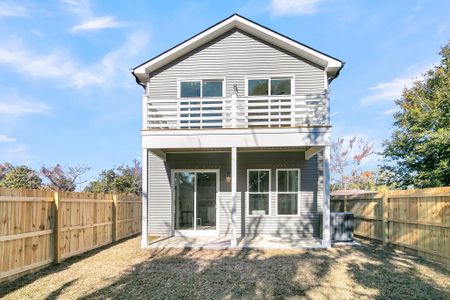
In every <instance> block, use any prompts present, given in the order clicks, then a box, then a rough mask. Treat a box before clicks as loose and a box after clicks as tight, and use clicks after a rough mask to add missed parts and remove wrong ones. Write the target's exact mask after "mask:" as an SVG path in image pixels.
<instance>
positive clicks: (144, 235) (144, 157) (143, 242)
mask: <svg viewBox="0 0 450 300" xmlns="http://www.w3.org/2000/svg"><path fill="white" fill-rule="evenodd" d="M147 216H148V150H147V149H146V148H144V149H142V238H141V248H146V247H147V246H148V218H147Z"/></svg>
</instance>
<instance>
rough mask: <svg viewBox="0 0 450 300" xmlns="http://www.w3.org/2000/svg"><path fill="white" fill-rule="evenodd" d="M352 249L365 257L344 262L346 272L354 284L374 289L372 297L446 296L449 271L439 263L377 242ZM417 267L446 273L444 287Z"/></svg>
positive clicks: (422, 297)
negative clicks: (375, 291) (374, 292)
mask: <svg viewBox="0 0 450 300" xmlns="http://www.w3.org/2000/svg"><path fill="white" fill-rule="evenodd" d="M355 250H356V251H358V252H361V253H362V254H364V255H365V256H366V257H367V258H368V259H367V261H366V260H365V261H352V262H350V263H348V265H347V272H348V273H349V275H350V276H351V277H352V279H353V280H354V281H355V283H357V284H359V285H361V286H362V287H364V288H370V289H376V290H377V291H378V295H377V296H376V297H375V299H450V271H449V270H448V269H447V268H446V267H444V266H443V265H440V264H437V263H432V262H429V261H426V260H424V259H422V258H420V257H417V256H415V255H412V254H407V253H403V252H402V253H401V254H399V253H397V252H395V251H393V250H392V249H391V248H388V247H382V246H381V245H377V244H375V245H374V244H372V245H370V246H367V245H366V246H364V248H363V249H361V248H359V249H358V248H356V249H355ZM419 266H425V267H428V268H429V269H431V270H433V271H434V272H438V273H441V274H443V275H444V276H447V278H448V281H447V288H446V289H442V288H440V287H439V286H437V285H436V283H435V282H433V280H432V279H433V277H430V276H427V275H428V274H423V272H420V271H419V270H418V267H419ZM424 275H425V276H424Z"/></svg>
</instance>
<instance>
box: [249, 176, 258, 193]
mask: <svg viewBox="0 0 450 300" xmlns="http://www.w3.org/2000/svg"><path fill="white" fill-rule="evenodd" d="M248 173H249V174H248V191H249V192H258V179H259V178H258V171H249V172H248Z"/></svg>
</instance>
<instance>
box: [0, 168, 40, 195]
mask: <svg viewBox="0 0 450 300" xmlns="http://www.w3.org/2000/svg"><path fill="white" fill-rule="evenodd" d="M41 185H42V179H41V178H40V177H39V175H38V174H37V173H36V172H35V171H34V170H32V169H30V168H28V167H27V166H17V167H12V166H11V168H10V169H9V171H8V172H7V173H6V174H5V175H4V177H3V179H1V181H0V186H1V187H6V188H13V189H38V188H40V187H41Z"/></svg>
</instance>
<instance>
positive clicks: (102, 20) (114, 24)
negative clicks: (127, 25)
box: [71, 16, 123, 32]
mask: <svg viewBox="0 0 450 300" xmlns="http://www.w3.org/2000/svg"><path fill="white" fill-rule="evenodd" d="M118 27H123V24H122V23H121V22H119V21H118V20H116V18H115V17H112V16H104V17H98V18H94V19H91V20H88V21H86V22H84V23H81V24H79V25H77V26H74V27H73V28H72V30H71V31H72V32H81V31H98V30H101V29H108V28H118Z"/></svg>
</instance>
